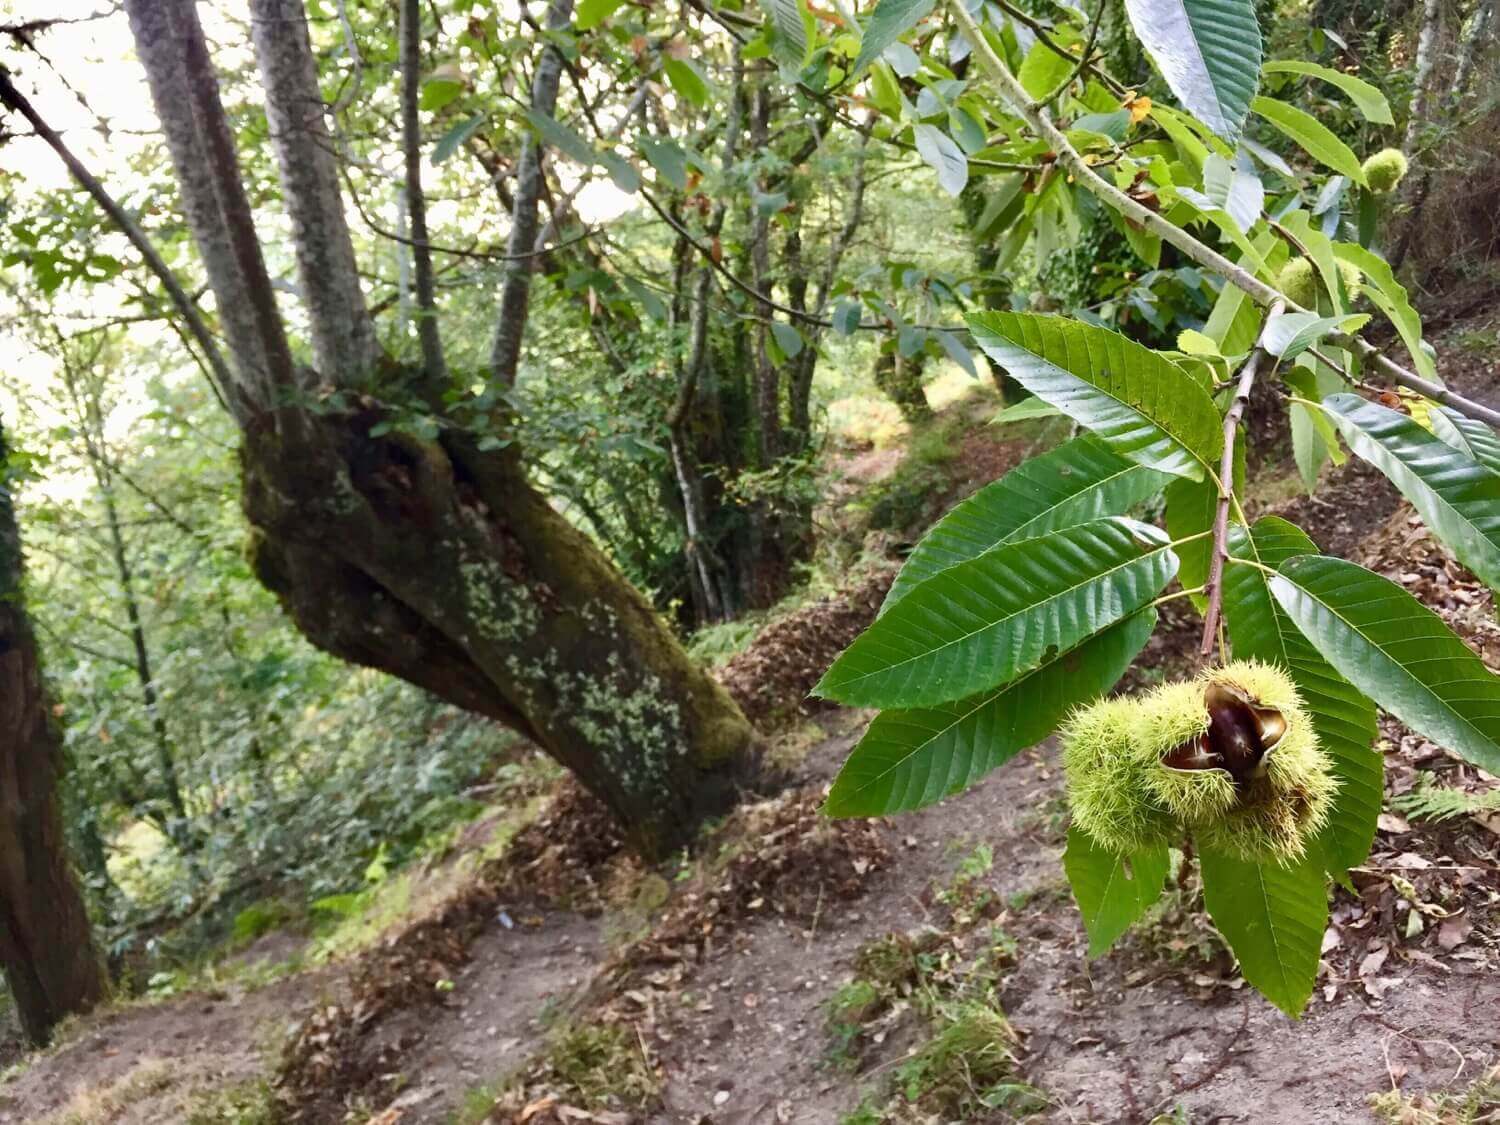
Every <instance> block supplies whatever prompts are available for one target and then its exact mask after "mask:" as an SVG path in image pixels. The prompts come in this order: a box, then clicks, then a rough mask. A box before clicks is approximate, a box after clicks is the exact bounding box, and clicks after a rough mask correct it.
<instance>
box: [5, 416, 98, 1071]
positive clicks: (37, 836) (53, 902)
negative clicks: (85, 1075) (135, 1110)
mask: <svg viewBox="0 0 1500 1125" xmlns="http://www.w3.org/2000/svg"><path fill="white" fill-rule="evenodd" d="M6 457H7V451H6V447H5V436H4V433H3V432H0V964H3V966H4V970H5V980H6V983H7V984H8V985H9V986H10V992H11V996H12V997H13V998H14V999H15V1002H16V1011H17V1012H18V1013H19V1015H20V1019H21V1027H22V1029H23V1030H24V1031H25V1032H26V1036H27V1038H28V1039H30V1040H31V1041H32V1042H33V1043H35V1044H37V1045H38V1046H45V1045H46V1043H47V1042H48V1040H49V1039H50V1038H51V1036H52V1029H53V1028H54V1027H56V1026H57V1024H58V1022H59V1021H60V1020H62V1019H63V1018H64V1017H66V1016H69V1015H73V1014H75V1013H79V1012H86V1011H88V1010H89V1009H90V1008H92V1007H93V1006H94V1005H95V1004H97V1003H98V1002H99V1001H100V999H101V998H102V997H103V996H104V991H105V988H104V974H103V972H102V970H101V968H100V965H99V959H98V957H97V955H96V953H95V951H94V945H93V938H92V935H91V934H90V932H89V921H88V914H87V912H86V911H85V910H84V905H83V896H82V895H81V894H80V893H79V890H78V882H77V880H76V879H75V878H74V875H73V869H72V867H71V865H70V863H69V860H68V855H67V851H66V847H65V844H64V839H63V827H62V817H61V815H60V814H59V811H58V799H57V779H58V774H59V772H60V770H61V762H62V744H61V739H60V737H59V735H58V731H57V728H56V727H55V726H54V725H53V722H52V711H51V705H50V703H49V701H48V699H47V693H46V689H45V686H44V685H43V682H42V672H41V664H40V661H39V659H38V657H37V650H36V637H35V635H34V634H33V633H32V630H31V623H30V622H29V621H28V619H27V617H26V609H25V605H24V603H23V602H22V599H21V536H20V531H19V529H18V528H17V526H16V517H15V509H14V506H13V505H12V502H11V497H10V493H9V491H8V484H7V482H6V480H5V477H4V475H3V474H4V471H5V465H6Z"/></svg>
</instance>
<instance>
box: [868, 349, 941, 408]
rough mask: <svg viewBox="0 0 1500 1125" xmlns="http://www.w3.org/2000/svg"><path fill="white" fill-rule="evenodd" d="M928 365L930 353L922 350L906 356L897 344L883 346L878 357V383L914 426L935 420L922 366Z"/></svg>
mask: <svg viewBox="0 0 1500 1125" xmlns="http://www.w3.org/2000/svg"><path fill="white" fill-rule="evenodd" d="M926 366H927V356H926V355H925V354H923V353H922V352H918V353H917V354H916V355H914V356H911V357H906V356H902V355H901V354H900V353H899V352H897V351H896V350H895V348H894V347H888V348H882V349H881V350H880V354H878V355H877V356H876V357H875V385H876V386H877V387H879V388H880V391H881V393H882V394H884V395H885V397H886V398H888V399H890V400H891V401H892V402H893V403H895V404H896V409H897V410H899V411H901V417H902V418H903V419H905V420H906V421H907V422H908V423H910V424H911V425H913V426H920V425H921V424H922V423H923V422H930V421H931V420H932V406H931V405H930V404H929V403H928V401H927V392H926V391H925V390H924V389H923V387H922V369H923V368H924V367H926Z"/></svg>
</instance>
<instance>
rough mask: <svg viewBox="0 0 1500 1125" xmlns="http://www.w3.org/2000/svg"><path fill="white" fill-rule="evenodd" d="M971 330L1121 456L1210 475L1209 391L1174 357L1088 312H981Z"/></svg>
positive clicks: (1024, 381) (1212, 428)
mask: <svg viewBox="0 0 1500 1125" xmlns="http://www.w3.org/2000/svg"><path fill="white" fill-rule="evenodd" d="M968 324H969V330H970V332H971V333H973V336H974V340H975V342H976V343H978V344H979V346H980V347H981V348H983V349H984V352H985V354H986V355H988V356H989V357H990V358H991V359H992V360H994V361H995V362H996V363H997V364H999V365H1000V366H1001V367H1002V368H1004V369H1005V370H1006V371H1007V372H1008V373H1009V374H1010V375H1011V377H1012V378H1014V379H1015V380H1016V381H1017V382H1018V383H1020V384H1021V385H1022V386H1023V387H1025V388H1026V389H1027V390H1029V391H1031V393H1032V394H1034V395H1036V396H1037V397H1038V398H1041V399H1045V400H1046V401H1047V402H1050V403H1052V404H1053V405H1054V406H1056V407H1057V408H1058V409H1060V410H1061V411H1062V412H1063V413H1064V414H1067V415H1068V416H1069V417H1070V418H1072V419H1073V420H1074V421H1075V422H1077V423H1078V424H1079V425H1081V426H1084V427H1086V428H1088V429H1089V430H1092V431H1093V432H1094V433H1095V434H1096V435H1097V436H1098V437H1099V439H1100V440H1101V441H1103V442H1104V443H1105V445H1107V446H1109V447H1110V449H1111V450H1113V451H1114V452H1115V453H1117V454H1119V455H1120V456H1122V457H1127V458H1129V459H1130V460H1132V461H1136V462H1139V463H1140V464H1143V465H1146V466H1148V467H1150V468H1153V469H1156V470H1158V471H1160V472H1164V473H1171V474H1173V475H1175V476H1185V477H1192V478H1194V479H1202V478H1204V477H1206V476H1209V475H1212V474H1213V472H1214V471H1215V468H1216V466H1217V463H1218V459H1219V450H1220V449H1221V448H1222V446H1223V440H1224V439H1223V433H1222V430H1221V426H1220V421H1219V412H1218V410H1217V409H1215V407H1214V404H1213V400H1212V399H1210V398H1209V397H1208V393H1207V392H1206V391H1205V390H1203V388H1202V387H1200V386H1199V385H1198V384H1197V383H1195V382H1194V381H1193V380H1192V379H1191V378H1189V377H1188V376H1187V374H1186V373H1184V372H1183V371H1182V370H1181V369H1180V368H1179V367H1177V366H1176V365H1174V364H1173V363H1172V362H1171V361H1170V360H1168V359H1166V358H1164V357H1163V356H1160V355H1158V354H1156V353H1155V352H1153V351H1151V350H1150V349H1149V348H1146V347H1143V346H1142V345H1140V344H1137V343H1136V342H1135V341H1133V340H1129V339H1127V338H1126V337H1124V336H1122V335H1120V334H1119V333H1117V332H1111V331H1109V330H1108V329H1107V328H1096V327H1095V326H1093V325H1090V324H1084V323H1082V322H1081V321H1076V320H1066V319H1064V318H1062V317H1054V316H1039V315H1036V314H1032V313H1010V312H981V313H971V314H970V315H969V317H968Z"/></svg>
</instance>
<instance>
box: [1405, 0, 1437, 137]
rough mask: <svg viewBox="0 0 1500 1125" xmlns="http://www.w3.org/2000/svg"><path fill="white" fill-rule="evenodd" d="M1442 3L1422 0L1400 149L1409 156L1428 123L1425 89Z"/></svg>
mask: <svg viewBox="0 0 1500 1125" xmlns="http://www.w3.org/2000/svg"><path fill="white" fill-rule="evenodd" d="M1442 15H1443V6H1442V0H1424V2H1423V5H1422V26H1421V30H1420V31H1418V33H1417V57H1416V59H1415V60H1414V61H1415V66H1414V68H1413V73H1412V80H1411V81H1412V94H1411V110H1410V114H1409V116H1408V117H1407V119H1406V135H1405V137H1404V138H1403V140H1402V144H1401V147H1402V148H1404V149H1405V150H1406V151H1407V153H1408V154H1411V153H1414V152H1416V147H1417V138H1418V135H1419V134H1420V133H1421V131H1422V129H1423V128H1424V127H1425V126H1426V124H1427V87H1428V86H1429V85H1431V83H1432V67H1433V63H1434V62H1435V61H1436V60H1435V59H1434V58H1433V56H1434V54H1435V53H1436V50H1435V46H1436V41H1437V30H1438V23H1439V21H1440V20H1441V19H1442Z"/></svg>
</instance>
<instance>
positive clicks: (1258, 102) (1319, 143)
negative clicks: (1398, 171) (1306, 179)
mask: <svg viewBox="0 0 1500 1125" xmlns="http://www.w3.org/2000/svg"><path fill="white" fill-rule="evenodd" d="M1250 106H1251V108H1252V109H1254V110H1255V112H1256V113H1258V114H1259V115H1260V116H1261V117H1264V118H1265V119H1266V120H1267V121H1269V122H1270V123H1271V124H1272V125H1274V126H1276V128H1277V129H1279V130H1280V131H1281V132H1282V133H1284V134H1285V135H1286V136H1287V137H1289V138H1290V139H1291V140H1292V141H1293V142H1294V143H1296V145H1297V146H1298V147H1299V148H1301V149H1302V151H1304V152H1305V153H1307V155H1309V156H1311V157H1312V158H1313V159H1314V160H1316V161H1318V163H1320V164H1323V165H1326V166H1327V167H1329V168H1332V169H1333V170H1334V171H1335V172H1338V173H1339V174H1340V175H1344V176H1348V177H1349V178H1350V179H1351V180H1353V181H1354V182H1355V183H1357V184H1363V183H1364V182H1365V173H1364V169H1363V168H1362V167H1360V163H1359V157H1357V156H1355V155H1354V151H1353V150H1352V149H1351V148H1350V147H1349V146H1348V145H1346V144H1345V143H1344V142H1343V141H1341V140H1339V138H1338V137H1337V136H1336V135H1335V134H1334V132H1333V130H1332V129H1330V128H1328V126H1326V125H1324V124H1323V123H1322V122H1321V121H1319V120H1318V119H1317V118H1316V117H1314V116H1313V115H1312V114H1310V113H1308V112H1307V111H1306V110H1302V109H1298V108H1297V107H1296V106H1294V105H1287V103H1286V102H1279V101H1277V100H1276V99H1275V98H1265V97H1261V98H1256V99H1255V100H1254V101H1253V102H1251V103H1250Z"/></svg>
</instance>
